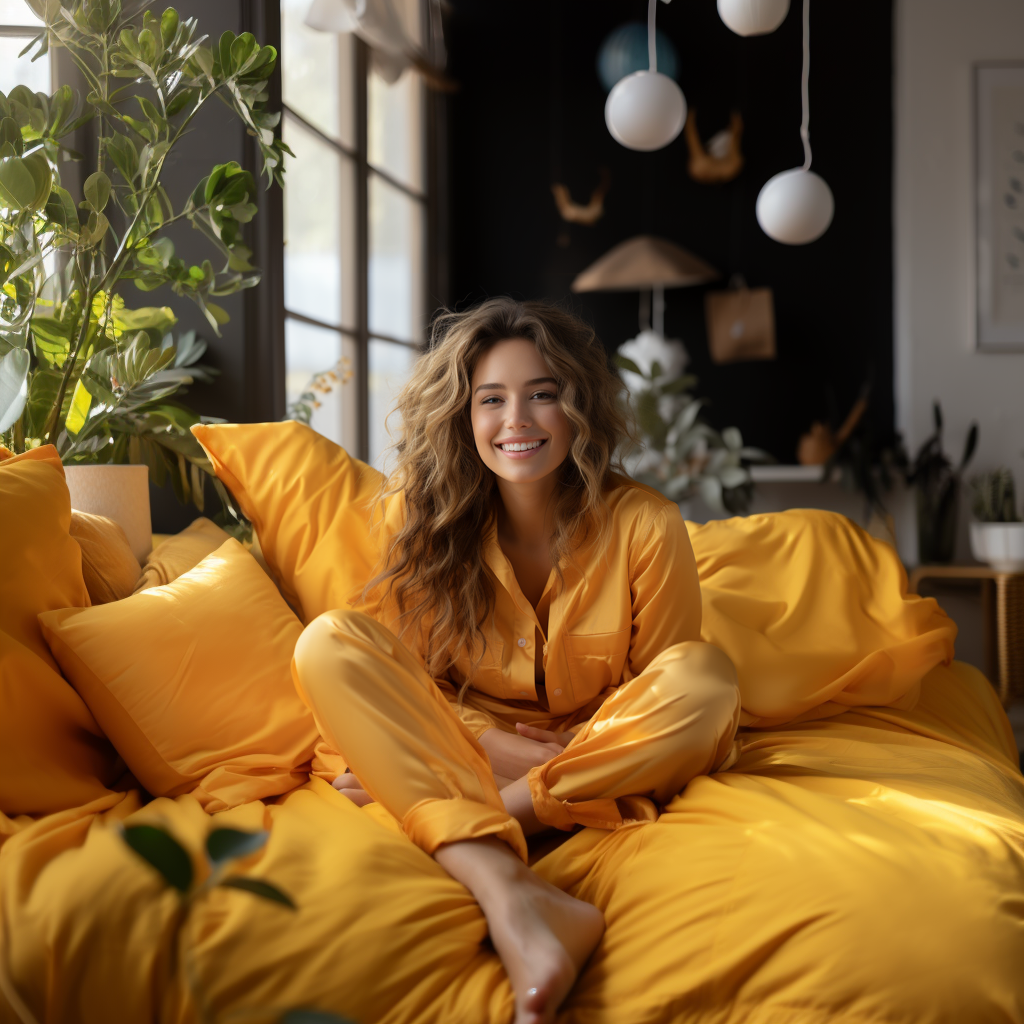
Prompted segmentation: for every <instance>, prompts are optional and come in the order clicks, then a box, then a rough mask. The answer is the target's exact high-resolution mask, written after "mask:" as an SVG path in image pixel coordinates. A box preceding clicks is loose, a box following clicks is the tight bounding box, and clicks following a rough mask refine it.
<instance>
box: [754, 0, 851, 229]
mask: <svg viewBox="0 0 1024 1024" xmlns="http://www.w3.org/2000/svg"><path fill="white" fill-rule="evenodd" d="M810 9H811V0H804V66H803V76H802V85H801V91H802V99H803V120H802V121H801V124H800V138H801V139H803V143H804V164H803V167H794V168H793V169H792V170H788V171H782V172H781V173H779V174H776V175H775V176H774V177H772V178H769V179H768V181H766V182H765V184H764V186H763V187H762V189H761V192H760V194H759V195H758V197H757V207H756V210H757V222H758V224H760V225H761V230H762V231H763V232H764V233H765V234H766V235H767V236H768V237H769V238H774V239H775V241H776V242H782V243H783V244H785V245H806V244H807V243H808V242H813V241H816V240H817V239H819V238H821V236H822V235H823V234H825V232H826V231H827V230H828V227H829V225H830V224H831V223H832V215H833V213H834V212H835V201H834V200H833V198H832V190H831V189H830V188H829V187H828V184H827V183H826V182H825V180H824V179H823V178H821V177H820V176H819V175H817V174H815V173H814V172H813V171H812V170H811V136H810V103H809V96H808V81H809V78H810V68H811V49H810Z"/></svg>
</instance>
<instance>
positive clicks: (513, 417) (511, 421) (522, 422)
mask: <svg viewBox="0 0 1024 1024" xmlns="http://www.w3.org/2000/svg"><path fill="white" fill-rule="evenodd" d="M506 408H507V413H506V420H505V421H506V423H507V424H508V426H509V427H525V426H529V425H530V423H531V422H532V420H531V419H530V411H529V408H528V406H527V405H526V403H525V402H520V401H519V400H518V399H516V398H513V399H512V400H511V401H510V402H509V403H508V406H507V407H506Z"/></svg>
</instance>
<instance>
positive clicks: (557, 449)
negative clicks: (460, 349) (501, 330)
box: [470, 338, 572, 484]
mask: <svg viewBox="0 0 1024 1024" xmlns="http://www.w3.org/2000/svg"><path fill="white" fill-rule="evenodd" d="M471 391H472V394H471V397H470V411H471V420H472V424H473V438H474V440H475V441H476V450H477V451H478V452H479V453H480V458H481V459H483V460H484V465H485V466H487V468H488V469H490V470H492V471H493V472H494V473H496V474H497V476H498V477H499V479H502V480H507V481H508V482H509V483H517V484H525V483H533V482H535V481H537V480H542V479H543V478H544V477H546V476H548V475H549V474H551V473H554V472H555V470H557V469H558V467H559V466H560V465H561V464H562V463H563V462H564V461H565V457H566V456H567V455H568V454H569V446H570V444H571V442H572V430H571V428H570V426H569V420H568V419H567V418H566V415H565V413H564V412H562V407H561V406H560V405H559V404H558V386H557V384H556V382H555V378H554V375H553V374H552V372H551V368H550V367H549V366H548V364H547V363H546V362H545V361H544V359H543V358H542V356H541V354H540V353H539V352H538V351H537V346H536V345H534V343H533V342H532V341H528V340H526V339H525V338H509V339H507V340H505V341H499V342H498V343H497V344H496V345H494V346H492V347H491V348H490V349H488V350H487V352H485V353H484V354H483V355H482V356H481V357H480V359H479V360H478V362H477V364H476V369H475V370H474V371H473V380H472V382H471ZM516 449H518V450H516Z"/></svg>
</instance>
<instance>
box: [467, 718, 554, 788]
mask: <svg viewBox="0 0 1024 1024" xmlns="http://www.w3.org/2000/svg"><path fill="white" fill-rule="evenodd" d="M516 729H517V730H518V735H516V734H515V733H510V732H504V731H503V730H501V729H488V730H487V731H486V732H485V733H483V734H482V735H481V736H480V746H482V747H483V748H484V750H486V751H487V756H488V757H489V758H490V760H491V771H493V772H494V775H495V777H496V778H498V779H504V780H509V779H520V778H522V777H523V776H524V775H526V773H527V772H529V770H530V769H531V768H536V767H537V765H539V764H545V763H547V762H548V761H550V760H551V758H553V757H554V756H555V755H556V754H560V753H561V752H562V750H563V749H564V747H565V745H566V744H567V743H568V742H569V741H570V740H571V739H572V733H553V732H548V731H546V730H544V729H535V728H533V726H530V725H524V724H523V723H522V722H518V723H517V724H516ZM562 737H564V740H563V739H562ZM499 784H500V783H499Z"/></svg>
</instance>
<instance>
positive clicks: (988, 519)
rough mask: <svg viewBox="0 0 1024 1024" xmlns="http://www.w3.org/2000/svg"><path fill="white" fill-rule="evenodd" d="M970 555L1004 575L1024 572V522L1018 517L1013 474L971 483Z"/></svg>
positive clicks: (984, 475) (984, 476)
mask: <svg viewBox="0 0 1024 1024" xmlns="http://www.w3.org/2000/svg"><path fill="white" fill-rule="evenodd" d="M971 491H972V496H971V498H972V500H971V511H972V512H973V513H974V518H975V520H976V522H973V523H971V554H973V555H974V557H975V558H977V559H978V561H979V562H987V563H988V564H989V565H991V566H992V567H993V568H994V569H998V570H1001V571H1003V572H1019V571H1020V570H1021V569H1024V523H1022V522H1021V518H1020V516H1019V515H1018V514H1017V491H1016V487H1015V485H1014V480H1013V473H1012V472H1011V471H1010V470H1009V469H1006V468H1000V469H996V470H993V471H992V472H991V473H982V474H981V475H979V476H976V477H974V478H973V479H972V480H971Z"/></svg>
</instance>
